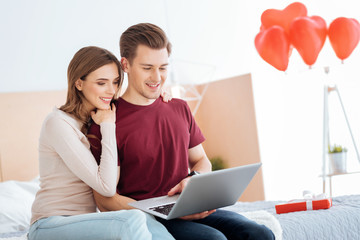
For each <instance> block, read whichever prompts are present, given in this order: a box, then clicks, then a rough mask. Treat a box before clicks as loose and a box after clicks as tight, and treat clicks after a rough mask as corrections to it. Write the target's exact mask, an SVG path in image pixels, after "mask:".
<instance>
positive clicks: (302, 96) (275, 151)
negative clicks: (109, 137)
mask: <svg viewBox="0 0 360 240" xmlns="http://www.w3.org/2000/svg"><path fill="white" fill-rule="evenodd" d="M291 2H293V1H287V0H283V1H281V0H272V1H266V0H255V1H241V0H222V1H220V0H182V1H171V0H152V1H145V0H132V1H119V0H106V1H96V0H76V1H56V0H32V1H28V0H12V1H10V0H7V1H6V0H2V1H0V29H1V39H0V41H1V44H0V56H1V60H0V63H1V65H0V66H1V67H0V77H1V78H0V92H13V91H34V90H54V89H65V88H66V69H67V65H68V63H69V61H70V59H71V58H72V56H73V54H74V53H75V52H76V51H77V50H78V49H79V48H81V47H83V46H88V45H97V46H101V47H104V48H107V49H109V50H111V51H112V52H113V53H115V54H116V55H117V56H118V57H119V50H118V41H119V37H120V34H121V33H122V32H123V31H124V30H125V29H126V28H127V27H129V26H130V25H132V24H135V23H139V22H152V23H155V24H157V25H159V26H160V27H162V28H163V29H164V30H165V31H166V32H167V33H168V35H169V36H170V40H171V41H172V43H173V47H174V48H173V56H172V61H173V62H174V63H177V62H181V61H180V60H182V61H183V62H185V63H187V66H188V67H186V64H185V68H182V69H177V71H178V72H179V71H185V70H184V69H188V70H186V71H187V72H188V74H187V75H188V76H192V75H193V76H196V78H197V79H194V81H197V82H201V81H204V79H201V77H199V76H198V75H197V73H198V72H200V71H203V70H204V69H205V70H206V69H207V68H210V69H213V68H214V69H215V72H214V74H212V75H211V76H209V77H207V78H206V79H205V80H217V79H221V78H227V77H230V76H234V75H239V74H244V73H248V72H251V73H252V74H253V80H254V91H255V92H254V94H255V104H256V112H257V120H258V129H259V141H260V150H261V157H262V161H263V163H264V165H263V169H264V181H265V191H266V197H267V199H289V198H294V197H298V196H299V195H300V194H301V191H302V190H304V189H311V190H314V191H315V192H320V191H321V179H320V178H319V177H318V175H319V174H320V172H321V165H320V164H321V157H322V155H321V154H322V152H321V149H322V111H323V108H322V97H323V82H324V79H325V74H324V73H323V71H322V67H323V66H330V67H331V73H330V74H329V77H330V78H333V79H335V80H337V81H338V84H339V87H341V88H340V90H341V91H342V93H343V94H342V95H343V98H344V102H345V105H346V107H347V110H348V114H349V118H350V122H351V123H352V127H353V131H354V133H355V137H356V139H357V141H358V142H359V141H360V139H359V138H360V133H359V131H360V129H359V128H360V124H359V122H360V117H359V115H360V113H359V109H358V108H357V106H356V105H357V104H355V103H358V102H359V99H358V98H359V97H358V96H357V95H359V94H358V93H357V92H358V91H359V90H360V84H359V82H360V77H359V75H360V74H359V72H358V63H359V62H360V49H359V47H358V48H357V49H356V50H355V51H354V52H353V54H352V55H351V56H350V58H349V59H348V60H347V61H345V64H344V65H341V64H340V63H339V60H338V59H337V58H336V56H335V54H334V52H333V51H332V49H331V47H330V45H329V42H327V43H326V46H325V47H324V49H323V50H322V52H321V53H320V56H319V59H318V61H317V63H316V64H315V66H314V67H313V69H312V70H309V69H308V68H307V66H305V64H304V63H303V62H302V60H301V59H300V57H299V55H298V54H297V53H296V51H295V50H294V51H293V54H292V56H291V60H290V64H289V70H288V71H287V73H282V72H279V71H277V70H276V69H274V68H273V67H271V66H270V65H268V64H267V63H265V62H264V61H263V60H262V59H261V58H260V57H259V55H258V54H257V52H256V50H255V47H254V43H253V42H254V37H255V35H256V34H257V32H258V30H259V27H260V16H261V13H262V12H263V11H264V10H266V9H268V8H276V9H283V8H284V7H286V6H287V5H288V4H290V3H291ZM302 2H303V3H304V4H305V5H306V6H307V8H308V12H309V15H319V16H321V17H323V18H324V19H325V20H326V22H327V23H328V24H329V23H330V22H331V21H332V20H333V19H335V18H337V17H340V16H345V17H354V18H357V19H358V20H360V7H359V4H358V3H357V2H358V0H342V1H338V0H337V1H335V0H318V1H310V0H307V1H302ZM174 65H176V64H174ZM192 71H196V72H192ZM177 80H179V81H180V80H184V79H177ZM187 81H189V80H188V79H187ZM337 113H338V114H339V113H341V112H339V111H338V112H337ZM340 116H341V115H340ZM340 120H341V118H340V119H339V121H340ZM343 125H344V123H339V124H338V126H341V129H342V126H343ZM332 132H334V130H332ZM338 132H339V133H338V135H339V136H338V137H337V139H341V142H342V143H344V144H346V145H347V146H348V148H349V155H350V156H349V157H350V162H351V166H352V169H355V170H356V169H358V167H359V164H358V163H357V162H356V161H355V160H354V158H353V157H354V151H353V149H351V142H349V141H348V140H347V139H349V137H348V135H347V132H346V128H345V129H342V130H339V131H338ZM358 175H359V174H358ZM350 177H352V178H351V179H350V178H349V177H348V176H343V177H337V178H336V179H334V180H335V183H334V184H335V186H334V188H335V189H334V192H335V194H347V193H354V191H353V189H355V188H353V187H351V182H352V181H359V180H360V178H359V176H356V175H353V176H350ZM344 179H345V180H344ZM343 181H345V182H343ZM340 182H341V184H342V185H341V186H336V184H338V183H340ZM347 186H350V187H347Z"/></svg>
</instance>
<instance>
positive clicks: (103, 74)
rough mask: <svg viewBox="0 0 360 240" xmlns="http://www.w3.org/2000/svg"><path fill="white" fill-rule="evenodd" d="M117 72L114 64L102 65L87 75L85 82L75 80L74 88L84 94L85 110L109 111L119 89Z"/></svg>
mask: <svg viewBox="0 0 360 240" xmlns="http://www.w3.org/2000/svg"><path fill="white" fill-rule="evenodd" d="M119 81H120V76H119V71H118V68H117V65H116V64H115V63H109V64H107V65H104V66H102V67H100V68H98V69H96V70H95V71H93V72H91V73H90V74H88V75H87V76H86V78H85V80H81V79H79V80H77V81H76V85H75V86H76V88H77V89H78V90H79V91H81V92H82V93H83V94H84V97H85V101H84V105H85V108H86V109H87V110H88V111H89V112H90V111H92V110H94V109H95V108H97V109H109V106H110V101H111V100H112V98H113V97H114V94H115V92H116V91H117V89H118V87H119Z"/></svg>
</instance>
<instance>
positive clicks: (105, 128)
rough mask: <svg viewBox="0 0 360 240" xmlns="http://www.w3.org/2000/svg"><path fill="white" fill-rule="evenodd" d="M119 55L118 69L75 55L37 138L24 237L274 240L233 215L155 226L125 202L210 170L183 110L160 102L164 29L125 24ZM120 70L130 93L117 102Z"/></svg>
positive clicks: (83, 53) (173, 189)
mask: <svg viewBox="0 0 360 240" xmlns="http://www.w3.org/2000/svg"><path fill="white" fill-rule="evenodd" d="M120 51H121V57H122V58H121V64H120V62H119V61H118V60H117V59H116V57H115V56H114V55H113V54H112V53H110V52H109V51H107V50H105V49H101V48H98V47H85V48H82V49H80V50H79V51H78V52H77V53H76V54H75V55H74V57H73V59H72V60H71V62H70V64H69V67H68V93H67V100H66V103H65V104H64V105H63V106H61V107H60V108H59V109H54V111H53V112H52V113H50V114H49V115H48V116H47V118H46V119H45V121H44V123H43V126H42V130H41V134H40V139H39V164H40V190H39V191H38V193H37V195H36V198H35V201H34V204H33V207H32V219H31V227H30V230H29V235H28V237H29V240H43V239H77V240H79V239H97V240H98V239H141V240H143V239H144V240H146V239H174V238H175V239H217V240H221V239H274V235H273V233H272V232H271V231H270V230H269V229H268V228H266V227H265V226H263V225H258V224H256V223H255V222H253V221H250V220H248V219H246V218H245V217H243V216H241V215H240V214H237V213H233V212H228V211H223V210H212V211H206V212H203V213H198V214H193V215H189V216H185V217H182V218H179V219H175V220H163V219H159V218H154V217H153V216H151V215H149V214H147V213H144V212H141V211H139V210H135V209H132V208H131V207H130V206H129V205H128V203H129V202H131V201H136V200H140V199H146V198H150V197H156V196H162V195H166V194H168V195H174V194H176V193H180V192H181V191H182V190H183V188H184V187H185V185H186V183H187V181H188V180H189V178H190V177H191V176H189V175H191V174H189V175H188V169H189V168H190V170H191V171H196V172H200V173H201V172H208V171H211V164H210V162H209V160H208V158H207V156H206V154H205V152H204V149H203V147H202V145H201V143H202V142H203V141H204V140H205V139H204V137H203V135H202V133H201V131H200V129H199V127H198V126H197V125H196V123H195V120H194V118H193V116H192V114H191V112H190V110H189V107H188V106H187V104H186V103H185V102H184V101H182V100H179V99H173V100H171V101H169V100H170V99H169V97H168V96H167V95H166V94H161V97H162V99H161V98H160V93H161V90H162V86H163V84H164V82H165V80H166V77H167V65H168V58H169V55H170V53H171V44H170V42H169V41H168V39H167V37H166V35H165V33H164V32H163V30H161V29H160V28H159V27H157V26H155V25H153V24H148V23H142V24H137V25H134V26H131V27H130V28H128V29H127V30H126V31H125V32H124V33H123V34H122V36H121V38H120ZM123 72H125V73H126V74H127V76H128V88H127V89H126V91H125V92H124V94H123V95H122V96H121V97H119V92H120V87H121V85H122V81H123ZM114 100H115V101H114ZM110 106H111V107H110ZM90 120H91V121H90ZM90 149H91V150H90ZM96 207H98V209H100V210H101V211H102V212H97V211H96Z"/></svg>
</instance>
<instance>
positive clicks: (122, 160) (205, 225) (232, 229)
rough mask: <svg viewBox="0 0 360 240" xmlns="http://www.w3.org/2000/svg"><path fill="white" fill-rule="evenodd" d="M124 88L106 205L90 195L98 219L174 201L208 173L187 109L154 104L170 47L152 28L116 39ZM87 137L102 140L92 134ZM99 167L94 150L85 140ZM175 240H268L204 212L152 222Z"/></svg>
mask: <svg viewBox="0 0 360 240" xmlns="http://www.w3.org/2000/svg"><path fill="white" fill-rule="evenodd" d="M120 52H121V56H122V58H121V64H122V67H123V70H124V72H125V73H127V76H128V88H127V89H126V91H125V93H124V94H123V95H122V96H121V98H119V100H118V101H117V106H116V109H117V115H116V138H117V147H118V157H119V169H120V170H119V171H120V179H119V182H118V188H117V189H118V194H117V195H115V196H114V197H112V198H107V197H103V196H101V195H99V194H98V193H96V192H95V191H94V196H95V200H96V202H97V205H98V207H99V209H100V210H101V211H113V210H120V209H131V208H132V207H130V206H129V205H128V203H129V202H131V201H136V200H142V199H146V198H150V197H158V196H163V195H166V194H168V195H174V194H176V193H180V192H181V191H182V190H183V189H184V187H185V186H186V184H187V181H188V180H189V178H190V177H191V176H188V169H189V168H190V171H191V172H192V174H194V173H195V174H196V173H204V172H209V171H211V163H210V161H209V160H208V158H207V156H206V154H205V151H204V149H203V147H202V145H201V143H202V142H203V141H204V140H205V138H204V136H203V135H202V133H201V131H200V129H199V127H198V126H197V124H196V122H195V120H194V118H193V116H192V114H191V112H190V109H189V107H188V105H187V104H186V102H184V101H182V100H180V99H173V100H172V101H171V102H169V103H164V102H162V101H161V100H160V99H159V96H160V92H161V89H162V86H163V84H164V83H165V81H166V78H167V67H168V58H169V55H170V53H171V44H170V42H169V41H168V39H167V37H166V35H165V33H164V32H163V30H162V29H160V28H159V27H157V26H155V25H153V24H147V23H145V24H137V25H134V26H132V27H130V28H128V29H127V30H126V31H125V32H124V33H123V34H122V36H121V38H120ZM89 134H92V135H95V136H97V137H98V138H100V139H101V134H100V131H99V127H98V126H97V125H92V126H91V127H90V130H89ZM91 142H92V146H93V147H92V152H93V154H94V156H95V158H96V159H100V155H99V154H100V152H101V145H100V142H99V141H94V140H92V141H91ZM157 219H158V221H160V222H161V223H162V224H163V225H164V226H165V227H166V228H167V229H168V231H169V232H170V233H171V234H172V235H173V236H174V237H175V238H176V239H187V240H188V239H197V240H199V239H207V240H209V239H217V240H219V239H220V240H221V239H274V236H273V234H272V232H271V231H270V230H269V229H268V228H266V227H265V226H262V225H258V224H256V223H255V222H252V221H249V220H248V219H246V218H245V217H243V216H241V215H239V214H237V213H233V212H228V211H223V210H217V211H216V210H211V211H205V212H202V213H197V214H193V215H189V216H185V217H182V218H180V219H175V220H164V219H160V218H157Z"/></svg>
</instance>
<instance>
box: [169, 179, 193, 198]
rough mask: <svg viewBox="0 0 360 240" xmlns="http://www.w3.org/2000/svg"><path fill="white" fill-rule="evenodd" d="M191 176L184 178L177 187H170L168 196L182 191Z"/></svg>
mask: <svg viewBox="0 0 360 240" xmlns="http://www.w3.org/2000/svg"><path fill="white" fill-rule="evenodd" d="M189 180H190V177H187V178H184V179H183V180H182V181H181V182H180V183H178V184H177V185H176V186H175V187H173V188H172V189H170V191H169V192H168V196H169V197H171V196H173V195H175V194H177V193H181V192H182V191H183V190H184V188H185V186H186V185H187V183H188V182H189Z"/></svg>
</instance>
